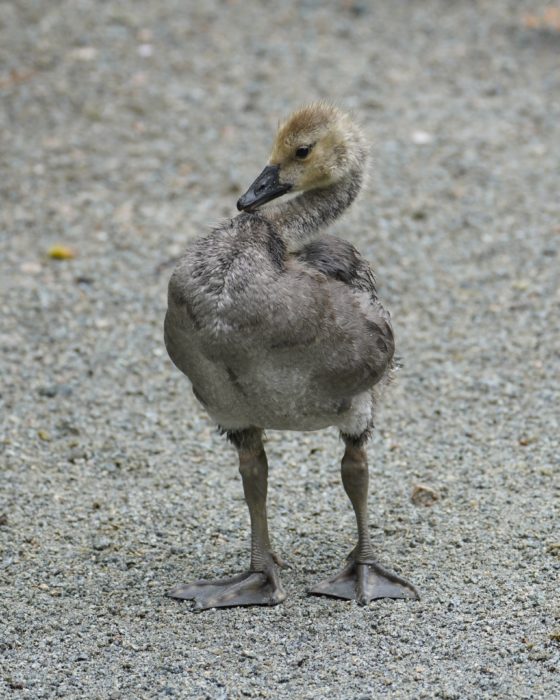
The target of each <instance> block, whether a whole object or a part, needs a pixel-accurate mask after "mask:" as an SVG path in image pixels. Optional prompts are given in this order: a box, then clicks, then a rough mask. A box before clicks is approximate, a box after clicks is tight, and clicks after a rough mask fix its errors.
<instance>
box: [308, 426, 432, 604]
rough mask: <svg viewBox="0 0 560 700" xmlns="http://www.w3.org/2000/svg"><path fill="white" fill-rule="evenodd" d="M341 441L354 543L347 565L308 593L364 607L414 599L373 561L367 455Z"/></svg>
mask: <svg viewBox="0 0 560 700" xmlns="http://www.w3.org/2000/svg"><path fill="white" fill-rule="evenodd" d="M345 442H346V450H345V452H344V457H343V458H342V464H341V474H342V483H343V485H344V490H345V491H346V493H347V494H348V498H349V499H350V502H351V503H352V507H353V508H354V513H355V514H356V523H357V526H358V543H357V544H356V546H355V547H354V549H353V550H352V552H351V553H350V555H349V557H348V559H349V563H348V565H347V566H346V567H345V568H344V569H343V570H342V571H341V572H340V573H339V574H337V575H336V576H334V577H333V578H331V579H328V580H327V581H323V582H321V583H320V584H319V585H317V586H315V588H312V589H311V590H310V593H312V594H315V595H328V596H333V597H335V598H345V599H347V600H357V601H358V603H360V605H366V604H367V603H369V601H370V600H374V599H375V598H418V597H419V596H418V593H417V591H416V589H415V588H414V586H413V585H412V584H410V583H408V581H405V580H404V579H402V578H401V577H400V576H397V575H396V574H393V573H392V572H390V571H387V570H386V569H384V568H383V567H382V566H381V565H380V564H378V563H377V562H376V561H375V558H374V555H373V548H372V546H371V540H370V536H369V523H368V513H367V498H368V480H369V474H368V465H367V453H366V450H365V447H364V446H363V445H362V444H360V441H359V440H353V439H346V440H345ZM356 443H358V444H356Z"/></svg>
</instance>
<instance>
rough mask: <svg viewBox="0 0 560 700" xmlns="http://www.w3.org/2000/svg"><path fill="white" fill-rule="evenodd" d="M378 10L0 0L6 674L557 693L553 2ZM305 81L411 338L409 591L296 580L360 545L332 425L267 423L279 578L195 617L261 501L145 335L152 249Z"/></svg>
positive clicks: (297, 97)
mask: <svg viewBox="0 0 560 700" xmlns="http://www.w3.org/2000/svg"><path fill="white" fill-rule="evenodd" d="M373 5H374V3H369V2H365V1H364V2H355V3H353V2H351V1H348V2H344V1H343V0H340V1H339V2H324V1H323V0H321V1H320V2H319V1H317V2H315V1H313V0H307V1H306V2H295V1H294V2H282V3H272V2H262V3H261V2H256V1H255V2H250V1H249V0H243V2H241V1H239V2H235V1H234V0H232V1H230V2H218V1H214V2H213V1H208V2H197V3H194V2H193V3H190V2H187V3H185V2H184V0H162V1H159V2H158V1H155V0H152V1H148V0H145V1H142V2H138V1H133V0H125V1H124V2H119V3H110V2H95V1H94V0H80V2H71V1H70V0H68V1H66V2H63V1H60V2H59V1H54V0H53V1H52V2H49V3H39V2H33V1H32V0H21V1H20V2H18V3H9V2H3V3H0V66H1V72H0V93H1V103H0V109H1V117H0V138H1V141H2V147H1V150H0V161H1V170H2V178H1V182H0V189H1V197H2V201H1V204H0V220H1V236H2V251H1V269H0V280H1V284H2V316H1V328H0V351H1V363H2V365H1V369H0V374H1V376H2V389H1V401H2V404H3V406H2V418H3V428H2V433H1V443H0V446H1V453H0V454H1V456H0V459H1V462H2V476H1V482H0V490H1V497H2V507H1V510H0V513H1V520H0V522H1V526H0V536H1V539H2V548H3V549H2V557H1V569H0V584H1V598H0V600H1V603H0V605H1V609H2V624H1V631H0V654H1V655H2V661H1V664H0V665H1V669H2V670H1V676H0V696H1V697H22V698H24V697H31V698H42V697H46V698H49V697H57V696H58V697H67V698H74V697H75V698H159V697H164V696H177V697H182V698H211V699H214V698H241V697H270V698H314V699H315V698H378V697H392V698H423V697H426V698H428V697H442V698H496V697H498V698H554V697H560V660H559V653H560V647H559V644H560V642H559V639H560V620H559V619H558V618H559V615H560V604H559V599H558V569H559V555H560V533H559V531H558V514H559V513H558V504H559V496H560V491H559V478H558V459H559V455H558V435H559V434H560V429H559V425H558V423H559V420H558V419H559V409H558V406H559V403H558V401H559V392H558V389H559V375H560V357H559V349H560V313H559V305H560V295H559V291H558V276H559V273H558V270H559V266H560V262H559V258H560V228H559V227H560V217H559V214H560V197H559V195H558V189H559V182H558V178H559V172H560V149H559V146H558V144H559V142H560V31H559V30H560V23H559V26H558V27H556V24H555V19H554V18H555V16H557V15H555V14H554V12H551V10H550V9H549V10H548V12H545V3H539V2H525V3H524V2H513V1H509V2H508V1H502V0H495V1H494V2H492V3H483V2H480V3H476V2H467V1H466V0H465V1H464V2H459V1H458V2H453V3H450V2H447V1H444V0H441V1H440V2H438V1H436V0H432V1H428V0H427V1H426V2H422V1H418V2H414V3H412V2H407V3H404V2H403V3H389V2H386V3H382V2H378V3H375V7H373ZM192 6H196V9H188V8H190V7H192ZM559 14H560V13H559ZM316 97H325V98H330V99H335V100H336V101H338V102H339V103H340V104H341V105H343V106H344V107H347V108H351V109H353V110H355V113H356V115H357V116H358V117H359V119H360V120H361V121H362V123H363V124H364V125H365V128H366V131H367V133H368V134H369V136H370V137H371V139H372V143H373V149H372V152H373V168H372V174H371V178H370V184H369V188H368V190H367V191H366V192H364V194H363V195H362V196H361V198H360V200H359V202H357V203H356V205H355V207H354V208H353V209H352V211H351V212H350V213H349V214H348V216H347V217H346V218H345V219H344V220H343V221H341V222H340V223H339V224H338V225H337V226H336V227H335V232H338V233H340V234H343V235H346V236H347V237H348V238H349V239H350V240H351V241H352V242H354V243H355V244H356V245H357V246H358V247H359V248H360V249H361V250H362V252H363V253H364V254H366V255H367V257H368V258H369V259H370V260H371V261H372V262H373V264H374V266H375V268H376V270H377V275H378V280H379V286H380V290H381V293H382V295H383V297H384V298H385V300H386V302H387V304H388V306H389V308H390V309H391V310H392V313H393V317H394V320H395V327H396V331H397V337H398V342H399V352H400V354H401V355H402V356H403V357H404V359H405V367H404V369H403V371H402V372H401V374H400V380H399V383H398V384H397V385H396V386H394V387H393V388H392V391H391V392H390V394H389V396H388V398H387V400H386V402H385V406H384V409H383V411H382V413H381V415H380V416H379V419H378V421H377V425H378V431H377V433H376V435H375V437H374V439H373V440H372V442H371V444H370V461H371V472H372V478H371V481H372V494H371V498H370V502H371V514H372V536H373V539H374V541H375V543H376V545H377V547H378V549H379V555H380V559H381V560H382V561H383V562H384V563H386V564H387V565H389V566H392V567H393V568H394V569H395V570H397V571H399V572H401V573H402V574H403V575H405V576H407V577H409V578H410V579H411V580H413V581H414V583H415V584H416V585H417V586H418V587H419V588H420V590H421V591H422V594H423V598H422V600H421V602H417V603H416V602H410V601H379V602H376V603H374V604H372V605H371V606H370V607H369V608H366V609H362V608H359V607H357V606H356V605H355V604H354V603H346V602H341V601H334V600H328V599H321V598H308V597H306V595H305V590H306V587H307V586H309V585H311V584H312V583H314V582H316V581H317V580H319V579H321V578H323V577H325V576H327V575H328V574H330V573H331V572H333V571H334V570H336V569H337V568H338V567H339V566H340V565H341V563H342V560H343V558H344V556H345V554H346V553H347V552H348V550H349V549H350V547H351V546H352V544H353V538H354V522H353V517H352V514H351V512H350V508H349V504H348V503H347V500H346V497H345V496H344V493H343V490H342V488H341V486H340V483H339V476H338V462H339V459H340V455H341V445H340V444H339V442H338V438H337V436H336V434H334V433H330V432H322V433H317V434H306V435H302V434H281V433H272V434H270V436H269V442H268V451H269V459H270V462H271V465H272V466H271V494H270V512H271V527H272V532H273V535H274V541H275V545H276V548H277V550H278V551H279V552H280V553H281V554H282V556H284V557H285V558H286V559H287V560H289V561H290V563H291V565H292V567H293V568H292V569H291V570H289V571H286V572H284V574H283V580H284V583H285V586H286V589H287V591H288V593H289V598H288V600H287V601H286V603H285V604H284V605H282V606H279V607H277V608H272V609H235V610H228V611H211V612H207V613H203V614H200V615H195V614H193V613H192V612H191V610H190V604H189V603H185V604H181V603H178V602H176V601H172V600H169V599H167V598H165V597H164V595H163V594H164V591H165V590H166V589H167V588H168V587H169V586H170V585H172V584H174V583H176V582H177V581H180V580H183V581H186V580H189V579H192V578H193V577H195V578H196V577H199V576H203V575H204V576H218V575H224V574H225V575H227V574H230V573H234V572H238V571H240V570H241V569H242V568H243V567H244V566H245V565H246V563H247V560H248V552H247V548H248V527H247V526H248V516H247V513H246V510H245V505H244V502H243V500H242V494H241V486H240V482H239V478H238V475H237V467H236V458H235V454H234V451H233V449H232V448H231V447H229V446H227V445H226V444H225V442H224V439H223V438H221V437H220V436H219V435H217V434H216V433H215V431H214V427H213V426H212V425H211V424H210V423H209V421H208V419H207V418H206V416H205V414H204V412H203V411H202V410H201V409H200V407H199V406H198V405H197V404H196V402H195V401H194V399H193V397H192V395H191V393H190V389H189V386H188V383H187V381H186V380H184V379H183V378H182V377H181V376H180V375H179V373H178V372H177V371H176V370H175V369H174V368H173V367H172V366H171V364H170V362H169V361H168V359H167V357H166V354H165V351H164V348H163V341H162V330H161V326H162V319H163V314H164V310H165V294H166V284H167V279H168V277H169V274H170V269H171V268H170V267H169V266H168V265H166V261H169V259H170V258H172V257H174V256H176V255H177V254H179V253H180V251H181V250H182V249H183V248H184V247H185V245H186V244H187V243H188V241H189V239H191V238H192V237H194V236H197V235H199V234H201V233H203V232H204V231H205V230H207V227H208V226H209V225H210V224H212V223H213V222H215V221H217V220H218V219H219V218H220V217H223V216H230V215H233V213H234V203H235V200H236V198H237V196H238V195H239V193H240V192H242V191H243V190H244V188H245V187H246V186H247V185H248V184H249V182H250V181H251V180H252V179H253V177H254V176H255V175H256V174H257V173H258V172H260V170H261V168H262V166H263V165H264V164H265V159H266V154H267V149H268V146H269V144H270V141H271V136H272V132H273V130H274V127H275V125H276V122H277V119H278V118H279V117H281V116H283V115H285V114H286V113H287V112H288V111H290V110H291V109H292V108H293V107H295V106H297V105H299V104H300V103H302V102H305V101H307V100H309V99H311V98H316ZM54 244H62V245H67V246H71V247H72V248H74V249H75V251H76V253H77V257H76V258H75V259H73V260H65V261H56V260H50V259H48V258H47V256H46V251H47V250H48V249H49V247H50V246H52V245H54ZM418 485H425V486H428V487H429V488H430V489H433V490H434V491H435V492H436V495H437V496H438V498H437V500H435V501H431V500H430V498H429V496H430V493H429V492H424V494H423V495H424V497H425V498H427V501H428V503H430V504H431V505H422V504H421V503H419V502H418V499H415V501H416V502H414V500H412V498H411V497H412V494H413V493H414V490H415V488H416V487H417V486H418ZM421 495H422V494H421Z"/></svg>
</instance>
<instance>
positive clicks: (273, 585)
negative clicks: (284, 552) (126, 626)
mask: <svg viewBox="0 0 560 700" xmlns="http://www.w3.org/2000/svg"><path fill="white" fill-rule="evenodd" d="M167 595H168V596H169V597H170V598H177V599H179V600H194V602H195V606H194V609H195V610H208V609H209V608H226V607H233V606H236V605H278V603H281V602H282V601H283V600H284V599H285V598H286V593H285V591H284V589H283V587H282V584H281V582H280V578H279V576H278V571H277V569H276V567H275V566H271V567H267V571H266V572H264V571H248V572H246V573H244V574H240V575H239V576H234V577H232V578H227V579H222V580H220V581H195V582H194V583H181V584H179V585H177V586H175V587H174V588H172V589H171V590H170V591H169V592H168V593H167Z"/></svg>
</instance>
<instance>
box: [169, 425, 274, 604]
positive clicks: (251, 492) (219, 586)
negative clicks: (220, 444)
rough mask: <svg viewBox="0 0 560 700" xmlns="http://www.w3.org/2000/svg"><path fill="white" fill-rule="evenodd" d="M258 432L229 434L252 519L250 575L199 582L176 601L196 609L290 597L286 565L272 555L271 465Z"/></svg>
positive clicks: (177, 591) (177, 593)
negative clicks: (282, 573) (282, 572)
mask: <svg viewBox="0 0 560 700" xmlns="http://www.w3.org/2000/svg"><path fill="white" fill-rule="evenodd" d="M261 434H262V432H261V431H260V430H256V429H249V430H244V431H236V432H235V433H229V434H228V437H229V438H230V440H231V441H232V442H233V443H234V444H235V446H236V447H237V451H238V455H239V471H240V472H241V477H242V479H243V491H244V493H245V500H246V501H247V505H248V506H249V515H250V518H251V566H250V569H249V571H248V572H246V573H244V574H240V575H239V576H235V577H233V578H229V579H224V580H220V581H195V582H194V583H190V584H180V585H178V586H175V588H173V589H172V590H171V591H170V592H169V593H168V595H169V596H171V597H172V598H180V599H186V600H194V601H195V603H196V606H195V607H196V609H198V610H205V609H207V608H219V607H230V606H234V605H276V604H277V603H281V602H282V601H283V600H284V598H285V597H286V594H285V592H284V589H283V588H282V584H281V582H280V578H279V576H278V567H279V566H282V565H283V563H282V561H281V560H280V559H279V558H278V557H277V556H276V555H275V554H274V553H273V552H272V551H271V548H270V539H269V536H268V521H267V514H266V495H267V486H268V462H267V459H266V453H265V451H264V447H263V444H262V439H261Z"/></svg>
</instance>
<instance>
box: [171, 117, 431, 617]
mask: <svg viewBox="0 0 560 700" xmlns="http://www.w3.org/2000/svg"><path fill="white" fill-rule="evenodd" d="M366 160H367V146H366V143H365V140H364V137H363V135H362V133H361V131H360V129H359V127H358V126H357V125H356V124H355V123H354V122H353V121H352V120H351V118H350V117H349V116H348V115H347V114H344V113H343V112H341V111H339V110H338V109H336V108H335V107H333V106H331V105H328V104H325V103H316V104H312V105H309V106H306V107H304V108H302V109H300V110H298V111H297V112H295V113H294V114H292V116H290V117H289V119H287V121H286V122H285V123H284V124H283V125H281V127H280V128H279V130H278V133H277V135H276V139H275V141H274V145H273V148H272V153H271V155H270V159H269V162H268V165H267V166H266V167H265V168H264V170H263V171H262V173H261V174H260V175H259V176H258V177H257V179H256V180H255V181H254V182H253V184H252V185H251V186H250V187H249V189H248V190H247V192H246V193H245V194H244V195H243V196H242V197H241V198H240V199H239V201H238V202H237V208H238V209H239V211H240V212H241V213H240V214H239V215H237V216H236V217H235V218H233V219H230V220H229V221H226V222H224V223H223V224H221V225H220V226H218V227H217V228H216V229H215V230H213V231H212V232H211V233H210V234H209V235H207V236H205V237H204V238H201V239H199V240H197V241H195V242H194V244H192V246H191V247H190V249H189V250H188V251H187V253H186V254H185V255H184V257H183V258H182V259H181V260H180V262H179V264H178V266H177V267H176V269H175V271H174V272H173V275H172V277H171V280H170V283H169V298H168V310H167V315H166V317H165V344H166V347H167V351H168V353H169V356H170V357H171V360H172V361H173V363H174V364H175V365H176V366H177V367H178V369H180V370H181V372H183V373H184V374H185V375H186V376H187V377H188V378H189V379H190V381H191V383H192V389H193V393H194V395H195V397H196V398H197V399H198V401H199V402H200V403H201V404H202V405H203V406H204V408H205V409H206V411H207V412H208V414H209V415H210V417H211V418H212V419H213V420H214V421H215V423H216V424H217V425H218V426H219V427H220V429H221V430H222V431H223V433H225V435H226V436H227V438H228V440H229V441H230V442H231V443H233V445H234V446H235V448H236V449H237V452H238V456H239V470H240V473H241V477H242V481H243V490H244V494H245V499H246V501H247V505H248V508H249V514H250V521H251V562H250V566H249V570H248V571H246V572H244V573H242V574H240V575H238V576H235V577H233V578H227V579H224V580H218V581H206V580H202V581H195V582H193V583H188V584H180V585H177V586H175V587H174V588H173V589H172V590H171V591H169V593H168V595H169V596H171V597H172V598H179V599H188V600H194V601H195V608H196V609H198V610H203V609H207V608H218V607H228V606H235V605H276V604H278V603H280V602H282V601H283V600H284V599H285V597H286V593H285V591H284V588H283V586H282V583H281V580H280V575H279V569H280V568H282V567H283V565H284V564H283V562H282V560H281V559H280V558H279V557H278V556H277V555H276V554H275V553H274V551H273V550H272V548H271V544H270V538H269V533H268V521H267V511H266V498H267V481H268V463H267V458H266V453H265V449H264V446H263V441H262V436H263V430H266V429H271V430H272V429H274V430H300V431H308V430H319V429H322V428H327V427H329V426H336V427H337V428H338V430H339V431H340V435H341V437H342V440H343V441H344V445H345V450H344V456H343V457H342V464H341V475H342V483H343V486H344V489H345V491H346V493H347V495H348V497H349V499H350V502H351V504H352V507H353V509H354V512H355V515H356V521H357V530H358V541H357V544H356V546H355V547H354V549H353V550H352V551H351V552H350V554H349V556H348V561H347V564H346V566H345V567H344V568H343V569H342V571H341V572H340V573H338V574H336V575H335V576H334V577H332V578H330V579H328V580H326V581H323V582H320V583H318V585H316V586H315V587H314V588H312V589H311V590H310V591H309V592H310V593H312V594H317V595H326V596H333V597H337V598H344V599H355V600H357V601H358V603H360V604H361V605H365V604H367V603H368V602H369V601H371V600H373V599H376V598H385V597H387V598H417V597H418V594H417V592H416V589H415V588H414V586H413V585H412V584H410V583H408V582H407V581H405V580H404V579H402V578H401V577H400V576H397V575H396V574H394V573H392V572H390V571H387V570H386V569H385V568H383V567H382V566H381V565H380V564H379V563H377V561H376V560H375V557H374V552H373V548H372V545H371V541H370V536H369V527H368V514H367V492H368V466H367V455H366V443H367V441H368V438H369V437H370V435H371V432H372V428H373V419H374V413H375V407H376V403H377V401H378V398H379V395H380V393H381V391H382V389H383V387H384V386H385V385H386V384H387V383H388V381H389V380H390V378H391V373H392V371H393V370H394V361H393V356H394V351H395V342H394V337H393V332H392V329H391V322H390V316H389V313H388V312H387V311H386V310H385V309H384V308H383V306H382V305H381V302H380V301H379V298H378V295H377V291H376V288H375V284H374V278H373V275H372V272H371V270H370V268H369V266H368V264H367V263H366V262H365V261H364V260H363V258H362V257H361V256H360V254H359V253H358V251H357V250H356V249H355V248H354V247H353V246H352V245H351V244H350V243H348V242H346V241H344V240H342V239H339V238H335V237H334V236H328V235H325V234H324V233H323V230H324V228H325V227H326V226H327V225H328V224H330V223H332V222H333V221H334V220H335V219H337V218H338V217H339V216H340V215H341V214H342V213H343V212H344V211H345V209H346V208H347V207H349V206H350V204H351V203H352V202H353V201H354V199H355V198H356V196H357V194H358V192H359V190H360V187H361V185H362V181H363V177H364V169H365V165H366ZM287 193H299V194H298V196H296V197H293V198H290V199H285V200H282V201H281V202H275V203H273V204H271V205H269V206H268V207H264V208H263V205H264V204H266V203H267V202H270V201H271V200H275V199H277V198H279V197H282V196H283V195H286V194H287Z"/></svg>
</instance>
